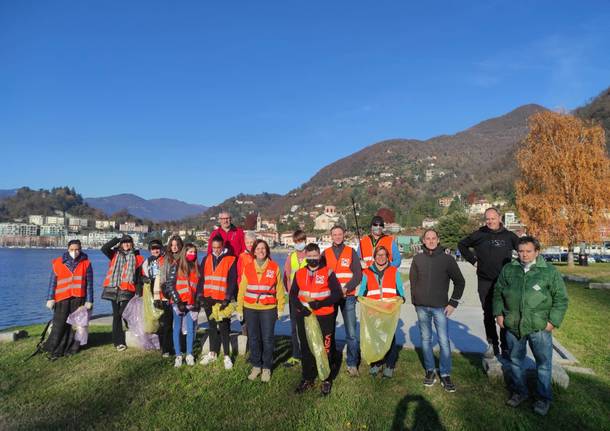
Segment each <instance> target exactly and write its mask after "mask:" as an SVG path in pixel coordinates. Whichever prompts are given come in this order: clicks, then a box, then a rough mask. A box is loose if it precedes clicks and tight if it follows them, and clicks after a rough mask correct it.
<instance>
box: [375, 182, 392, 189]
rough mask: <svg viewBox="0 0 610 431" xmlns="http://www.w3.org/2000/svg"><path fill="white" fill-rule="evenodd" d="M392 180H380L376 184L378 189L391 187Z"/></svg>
mask: <svg viewBox="0 0 610 431" xmlns="http://www.w3.org/2000/svg"><path fill="white" fill-rule="evenodd" d="M392 184H393V183H392V181H382V182H380V183H379V184H377V186H378V187H379V188H380V189H391V188H392Z"/></svg>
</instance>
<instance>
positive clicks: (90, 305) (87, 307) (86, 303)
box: [85, 301, 93, 310]
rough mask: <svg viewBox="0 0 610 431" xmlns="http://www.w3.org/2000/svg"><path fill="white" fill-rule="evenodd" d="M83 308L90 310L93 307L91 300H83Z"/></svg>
mask: <svg viewBox="0 0 610 431" xmlns="http://www.w3.org/2000/svg"><path fill="white" fill-rule="evenodd" d="M85 308H86V309H87V310H91V309H92V308H93V302H89V301H87V302H85Z"/></svg>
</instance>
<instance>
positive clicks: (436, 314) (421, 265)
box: [409, 229, 466, 392]
mask: <svg viewBox="0 0 610 431" xmlns="http://www.w3.org/2000/svg"><path fill="white" fill-rule="evenodd" d="M422 242H423V243H424V246H423V253H420V254H418V255H416V256H415V257H414V258H413V262H412V263H411V270H410V272H409V281H410V284H411V301H412V302H413V305H414V306H415V310H416V311H417V320H418V322H419V330H420V334H421V339H422V353H423V357H424V367H425V368H426V376H425V378H424V385H425V386H432V385H434V383H435V382H436V374H435V367H434V353H433V352H432V321H434V326H435V327H436V334H437V336H438V344H439V346H440V361H439V362H440V370H439V371H440V378H441V385H442V386H443V388H445V390H446V391H447V392H455V385H454V384H453V382H452V381H451V377H450V375H451V347H450V345H449V325H448V319H447V318H448V317H449V316H450V315H451V313H453V311H454V310H455V309H456V307H457V306H458V304H459V301H460V299H461V298H462V293H463V292H464V285H465V284H466V283H465V281H464V277H463V276H462V272H461V271H460V268H459V267H458V265H457V262H456V261H455V259H454V258H453V257H452V256H451V255H449V254H446V253H445V252H444V250H443V248H442V247H439V236H438V233H437V232H436V231H435V230H434V229H427V230H426V231H425V232H424V235H423V236H422ZM449 280H451V281H453V292H452V294H451V299H449V297H448V296H449V295H448V293H449Z"/></svg>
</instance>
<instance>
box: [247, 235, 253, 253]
mask: <svg viewBox="0 0 610 431" xmlns="http://www.w3.org/2000/svg"><path fill="white" fill-rule="evenodd" d="M253 245H254V239H253V238H246V250H248V251H252V246H253Z"/></svg>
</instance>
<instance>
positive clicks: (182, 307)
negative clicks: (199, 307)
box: [178, 301, 187, 313]
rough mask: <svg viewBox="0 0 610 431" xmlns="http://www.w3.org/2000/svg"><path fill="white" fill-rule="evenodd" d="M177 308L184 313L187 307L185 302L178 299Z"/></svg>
mask: <svg viewBox="0 0 610 431" xmlns="http://www.w3.org/2000/svg"><path fill="white" fill-rule="evenodd" d="M178 310H179V311H180V312H181V313H186V312H187V309H186V304H185V303H184V302H182V301H180V302H179V303H178Z"/></svg>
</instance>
